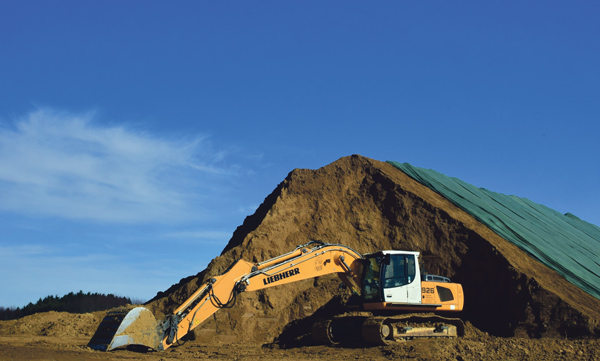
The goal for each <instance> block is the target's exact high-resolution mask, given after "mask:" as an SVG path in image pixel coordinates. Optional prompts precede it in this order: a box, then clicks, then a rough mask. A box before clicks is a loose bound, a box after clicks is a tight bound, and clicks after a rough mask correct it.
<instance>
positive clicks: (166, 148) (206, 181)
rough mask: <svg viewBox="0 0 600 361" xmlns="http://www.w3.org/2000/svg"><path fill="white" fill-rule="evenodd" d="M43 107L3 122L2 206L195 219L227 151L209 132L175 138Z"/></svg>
mask: <svg viewBox="0 0 600 361" xmlns="http://www.w3.org/2000/svg"><path fill="white" fill-rule="evenodd" d="M93 120H94V114H93V113H88V114H83V115H74V114H68V113H59V112H56V111H52V110H47V109H42V110H38V111H35V112H32V113H30V114H28V115H27V116H26V117H24V118H23V119H20V120H18V121H17V122H16V123H15V124H14V126H13V127H10V128H7V127H4V128H0V198H1V199H2V202H0V211H5V212H17V213H20V214H29V215H31V214H33V215H39V216H51V217H61V218H66V219H86V220H94V221H104V222H122V223H139V222H171V221H174V220H181V219H189V215H190V214H195V215H198V214H201V213H202V212H201V210H198V209H194V212H190V209H191V202H194V201H196V202H197V201H198V200H201V199H202V196H203V193H202V190H203V189H205V190H206V192H209V190H210V192H212V191H213V189H214V187H215V186H216V185H217V184H218V180H216V179H217V178H218V177H219V176H223V175H231V174H230V173H231V169H233V168H227V167H225V166H222V164H223V162H224V159H225V158H226V154H225V152H224V151H223V150H212V149H211V146H210V144H209V143H208V141H207V139H206V137H196V138H194V139H192V140H182V139H179V140H170V139H165V138H161V137H158V136H155V135H152V134H149V133H144V132H139V131H135V130H133V129H130V128H127V127H123V126H104V125H100V124H97V123H94V122H93Z"/></svg>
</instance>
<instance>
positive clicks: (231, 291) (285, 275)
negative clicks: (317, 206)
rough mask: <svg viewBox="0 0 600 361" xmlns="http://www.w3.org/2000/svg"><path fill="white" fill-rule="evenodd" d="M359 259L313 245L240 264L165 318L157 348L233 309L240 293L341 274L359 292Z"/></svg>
mask: <svg viewBox="0 0 600 361" xmlns="http://www.w3.org/2000/svg"><path fill="white" fill-rule="evenodd" d="M359 259H362V256H361V255H360V253H358V252H356V251H354V250H352V249H351V248H349V247H346V246H343V245H339V244H327V243H322V242H316V241H312V242H309V243H307V244H304V245H301V246H298V247H296V249H294V250H293V251H292V252H290V253H287V254H284V255H282V256H279V257H276V258H273V259H271V260H268V261H265V262H261V263H258V264H253V263H250V262H247V261H244V260H239V261H237V262H236V263H234V264H233V265H232V266H231V267H230V268H229V269H228V270H227V271H226V272H225V273H223V274H222V275H220V276H217V277H214V278H211V279H210V280H209V281H208V282H206V283H205V284H203V285H202V286H201V287H200V289H198V291H196V292H195V293H194V294H193V295H192V296H190V297H189V299H188V300H186V301H185V302H184V303H183V304H182V305H181V306H179V307H178V308H177V309H176V310H175V311H173V313H172V314H171V315H170V316H168V317H167V319H166V320H165V323H164V326H163V329H164V337H163V340H162V342H161V344H160V345H159V347H158V348H159V349H160V350H165V349H167V348H168V347H170V346H171V345H172V344H173V343H174V342H176V341H177V340H179V339H181V338H182V337H183V336H185V335H186V334H187V333H188V332H190V331H191V330H193V329H194V328H195V327H197V326H199V325H200V324H201V323H202V322H203V321H204V320H206V319H207V318H208V317H209V316H211V315H212V314H213V313H215V312H216V311H218V310H219V309H220V308H229V307H232V306H233V305H234V304H235V300H236V297H237V295H238V294H239V293H241V292H245V291H257V290H261V289H264V288H269V287H273V286H279V285H283V284H286V283H291V282H296V281H301V280H305V279H310V278H315V277H319V276H323V275H326V274H332V273H338V274H340V275H341V278H342V280H343V281H344V282H345V283H346V284H347V285H348V286H349V287H350V288H352V289H353V290H354V291H356V292H359V290H360V273H361V270H362V264H361V262H360V261H358V260H359Z"/></svg>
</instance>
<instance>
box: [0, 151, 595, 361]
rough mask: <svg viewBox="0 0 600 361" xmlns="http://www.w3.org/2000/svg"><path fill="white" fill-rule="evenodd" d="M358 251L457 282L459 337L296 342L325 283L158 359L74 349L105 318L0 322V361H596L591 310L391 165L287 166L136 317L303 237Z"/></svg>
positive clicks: (333, 288) (339, 296) (219, 316)
mask: <svg viewBox="0 0 600 361" xmlns="http://www.w3.org/2000/svg"><path fill="white" fill-rule="evenodd" d="M311 239H312V240H320V241H324V242H329V243H341V244H344V245H347V246H349V247H351V248H353V249H355V250H357V251H359V252H361V253H369V252H374V251H377V250H382V249H404V250H416V251H420V252H421V255H422V259H423V261H424V265H425V268H426V269H427V270H428V271H429V272H430V273H433V274H439V275H442V276H446V277H450V278H451V279H452V280H453V281H454V282H458V283H461V284H462V285H463V288H464V292H465V310H464V311H463V312H461V313H459V314H457V315H455V316H458V317H460V318H461V319H463V320H464V321H465V323H466V325H467V331H466V335H465V337H463V338H459V339H448V340H418V341H410V342H401V343H398V344H395V345H392V346H385V347H370V348H339V347H325V346H313V345H311V344H310V342H308V341H307V337H306V335H307V333H308V332H309V331H308V330H309V325H310V324H311V322H312V320H313V319H315V318H318V317H321V316H327V315H332V314H335V313H336V312H340V305H341V304H342V303H343V300H344V297H345V296H347V294H345V292H346V291H340V289H339V288H338V285H339V283H340V281H339V279H338V278H337V277H334V276H330V277H321V278H318V279H314V280H306V281H300V282H297V283H291V284H287V285H282V286H279V287H274V288H270V289H266V290H263V291H258V292H253V293H250V292H246V293H242V294H240V295H239V296H238V300H237V304H236V305H235V306H234V307H233V308H231V309H224V310H220V311H219V312H217V313H215V314H214V315H213V316H212V317H211V318H210V319H209V320H207V321H206V322H205V323H204V324H202V325H201V326H200V327H198V328H197V329H196V330H195V331H194V334H195V340H193V341H188V342H186V343H184V344H182V345H181V346H176V347H172V348H170V349H168V350H167V351H165V352H162V353H154V352H153V353H144V354H141V353H133V352H131V351H117V352H109V353H103V352H98V351H93V350H90V349H88V348H87V347H86V346H85V345H86V344H87V342H88V341H89V339H90V337H91V336H92V334H93V333H94V331H95V329H96V327H97V326H98V324H99V323H100V321H101V319H102V317H103V315H104V313H94V314H82V315H74V314H66V313H56V312H49V313H44V314H37V315H33V316H28V317H24V318H22V319H19V320H14V321H2V322H0V360H26V359H27V360H29V359H33V360H51V359H55V360H59V359H60V360H98V359H100V360H113V359H131V360H170V359H178V360H186V359H211V360H214V359H217V360H219V359H242V360H254V359H290V360H291V359H294V360H296V359H299V360H303V359H305V360H312V359H317V358H318V359H323V358H326V359H332V360H338V359H339V360H342V359H343V360H348V359H395V358H402V357H406V358H411V359H416V360H433V359H435V360H456V359H458V360H461V359H464V360H471V359H473V360H479V359H492V360H496V359H504V360H507V359H508V360H510V359H514V360H522V359H541V358H545V359H550V360H553V359H565V360H572V359H581V360H593V359H599V358H600V354H599V352H600V348H599V346H600V341H599V339H598V337H599V336H600V324H599V320H600V301H599V300H597V299H596V298H594V297H592V296H590V295H588V294H587V293H585V292H583V291H581V290H580V289H579V288H577V287H575V286H573V285H571V284H570V283H568V282H567V281H566V280H565V279H564V278H562V277H561V276H560V275H558V274H557V273H556V272H554V271H552V270H550V269H548V268H547V267H545V266H543V265H542V264H540V263H539V262H537V261H535V260H533V259H532V258H531V257H529V256H528V255H526V254H525V253H524V252H522V251H521V250H519V249H518V248H517V247H515V246H514V245H512V244H511V243H509V242H507V241H506V240H504V239H502V238H501V237H499V236H498V235H496V234H495V233H493V232H491V231H490V230H489V229H488V228H487V227H485V226H483V225H482V224H481V223H479V222H477V221H476V220H475V219H474V218H473V217H471V216H470V215H468V214H466V213H465V212H463V211H462V210H460V209H459V208H457V207H456V206H454V205H453V204H452V203H450V202H449V201H447V200H446V199H445V198H443V197H442V196H440V195H438V194H437V193H434V192H433V191H431V190H430V189H429V188H427V187H425V186H423V185H421V184H419V183H418V182H416V181H414V180H413V179H411V178H409V177H408V176H406V175H405V174H404V173H403V172H401V171H400V170H398V169H397V168H395V167H393V166H391V165H389V164H387V163H384V162H379V161H375V160H372V159H368V158H365V157H361V156H357V155H355V156H350V157H345V158H342V159H340V160H338V161H336V162H334V163H332V164H330V165H327V166H325V167H323V168H320V169H317V170H306V169H296V170H294V171H292V172H291V173H290V174H289V175H288V177H287V178H286V179H285V180H284V181H283V182H282V183H280V184H279V185H278V187H277V188H276V189H275V190H274V191H273V193H271V194H270V195H269V196H268V197H267V198H266V199H265V201H264V202H263V204H262V205H261V206H260V207H259V208H258V209H257V211H256V212H255V213H254V214H253V215H251V216H249V217H247V218H246V220H245V221H244V223H243V224H242V225H241V226H240V227H238V229H237V230H236V231H235V232H234V234H233V237H232V238H231V240H230V241H229V243H228V244H227V246H226V247H225V249H224V250H223V252H222V254H221V255H220V256H219V257H217V258H215V259H213V261H212V262H211V263H210V264H209V265H208V267H207V268H206V269H205V270H204V271H202V272H200V273H199V274H197V275H194V276H190V277H187V278H185V279H182V280H181V281H180V282H179V283H177V284H175V285H173V286H172V287H170V288H169V289H168V290H165V291H164V292H159V293H158V294H157V296H156V297H155V298H154V299H152V300H151V301H150V302H149V303H148V304H147V305H146V307H147V308H149V309H150V310H151V311H152V312H153V313H154V314H155V316H156V318H157V319H159V320H160V319H162V318H163V317H164V315H165V314H167V313H169V312H171V311H172V310H173V309H175V308H176V307H177V306H178V305H179V304H181V303H182V302H183V301H184V300H185V299H186V298H187V297H189V295H191V294H192V293H193V292H194V291H195V290H196V289H197V288H198V287H199V286H200V285H201V284H202V283H203V282H205V281H206V280H208V278H210V277H213V276H215V275H219V274H221V273H223V272H224V271H225V270H226V269H227V267H229V265H230V264H232V263H233V262H234V261H235V260H237V259H240V258H241V259H245V260H247V261H251V262H259V261H263V260H267V259H270V258H272V257H275V256H278V255H281V254H284V253H287V252H289V251H291V250H292V249H294V248H295V247H296V246H297V245H299V244H303V243H306V242H307V241H309V240H311Z"/></svg>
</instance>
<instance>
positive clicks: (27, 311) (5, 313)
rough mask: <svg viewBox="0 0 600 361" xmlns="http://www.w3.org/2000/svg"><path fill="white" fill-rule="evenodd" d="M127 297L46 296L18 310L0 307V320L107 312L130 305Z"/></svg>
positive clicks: (78, 293) (87, 294)
mask: <svg viewBox="0 0 600 361" xmlns="http://www.w3.org/2000/svg"><path fill="white" fill-rule="evenodd" d="M131 303H132V301H131V299H130V298H128V297H120V296H115V295H113V294H108V295H105V294H102V293H90V292H88V293H83V291H79V292H77V293H73V292H70V293H68V294H66V295H64V296H62V297H58V296H46V297H44V298H43V299H42V298H40V299H39V300H38V301H37V302H36V303H31V302H30V303H29V304H28V305H27V306H25V307H23V308H20V307H17V308H13V307H9V308H5V307H0V320H14V319H17V318H21V317H25V316H29V315H33V314H34V313H40V312H48V311H58V312H71V313H87V312H94V311H103V310H108V309H110V308H113V307H119V306H124V305H127V304H131Z"/></svg>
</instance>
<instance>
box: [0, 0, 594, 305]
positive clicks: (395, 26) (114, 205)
mask: <svg viewBox="0 0 600 361" xmlns="http://www.w3.org/2000/svg"><path fill="white" fill-rule="evenodd" d="M599 13H600V5H598V3H597V2H593V1H575V2H564V1H543V2H542V1H529V2H523V1H486V2H483V1H461V2H450V1H427V2H425V1H419V2H417V1H413V2H409V1H378V2H375V3H373V2H365V1H318V2H317V1H302V2H300V1H260V2H258V1H257V2H250V1H228V2H227V1H175V2H167V1H144V2H135V1H119V2H117V1H45V0H44V1H11V0H7V1H3V2H2V3H1V4H0V255H1V256H0V257H1V258H2V262H1V263H0V272H2V274H5V275H10V276H8V277H2V278H1V280H0V306H5V307H6V306H23V305H25V304H27V303H28V302H30V301H33V302H35V301H36V300H37V299H38V298H40V297H44V296H46V295H50V294H52V295H63V294H65V293H68V292H71V291H75V292H77V291H79V290H83V291H84V292H88V291H90V292H104V293H116V294H119V295H122V296H128V297H133V298H136V299H142V300H146V299H149V298H151V297H152V296H154V295H155V294H156V292H158V291H161V290H164V289H166V288H167V287H169V286H170V285H171V284H174V283H176V282H178V281H179V279H181V278H182V277H186V276H189V275H192V274H195V273H197V272H199V271H201V270H202V269H204V268H205V266H206V265H207V264H208V262H209V261H210V260H211V259H212V258H214V257H216V256H218V255H219V253H220V252H221V250H222V249H223V247H224V246H225V244H226V243H227V241H228V240H229V238H230V237H231V235H232V233H233V231H234V230H235V228H236V227H237V226H239V225H241V223H242V222H243V220H244V218H245V217H246V216H248V215H250V214H252V213H253V212H254V210H255V209H256V207H257V206H258V205H259V204H260V203H261V202H262V200H263V199H264V198H265V197H266V196H267V195H268V194H269V193H270V192H271V191H272V190H273V189H274V188H275V187H276V186H277V184H278V183H279V182H281V181H282V180H283V179H284V178H285V176H286V175H287V173H288V172H290V171H291V170H293V169H295V168H311V169H316V168H319V167H322V166H325V165H327V164H329V163H331V162H333V161H335V160H336V159H338V158H340V157H343V156H347V155H351V154H361V155H364V156H367V157H370V158H374V159H377V160H382V161H385V160H395V161H399V162H409V163H411V164H413V165H415V166H419V167H425V168H432V169H435V170H437V171H439V172H442V173H444V174H447V175H450V176H454V177H458V178H460V179H462V180H464V181H467V182H469V183H472V184H474V185H476V186H479V187H484V188H487V189H490V190H493V191H497V192H501V193H506V194H514V195H517V196H520V197H526V198H529V199H531V200H533V201H535V202H538V203H541V204H544V205H546V206H549V207H551V208H554V209H556V210H558V211H560V212H563V213H565V212H571V213H574V214H575V215H577V216H579V217H580V218H582V219H583V220H585V221H588V222H590V223H593V224H596V225H600V212H599V211H598V209H599V208H598V204H599V203H600V192H599V190H598V184H600V167H599V164H598V163H599V162H598V155H599V154H600V145H599V143H600V142H598V134H600V122H599V120H600V67H599V66H598V64H600V40H598V35H599V34H600V22H598V14H599Z"/></svg>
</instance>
